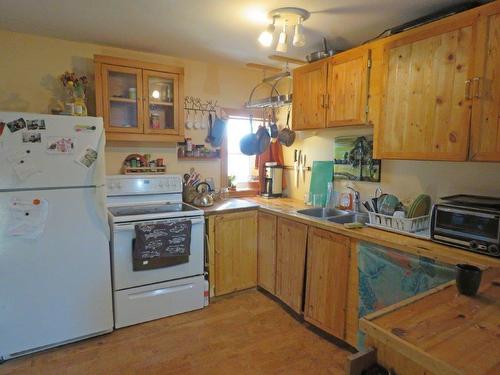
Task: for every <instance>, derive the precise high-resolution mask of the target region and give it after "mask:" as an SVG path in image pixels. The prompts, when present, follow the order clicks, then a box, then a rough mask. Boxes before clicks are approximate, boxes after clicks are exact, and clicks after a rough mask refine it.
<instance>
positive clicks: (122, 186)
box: [106, 175, 205, 328]
mask: <svg viewBox="0 0 500 375" xmlns="http://www.w3.org/2000/svg"><path fill="white" fill-rule="evenodd" d="M106 186H107V205H108V217H109V222H110V227H111V260H112V271H113V272H112V275H113V296H114V318H115V328H120V327H125V326H129V325H132V324H137V323H141V322H145V321H149V320H153V319H158V318H162V317H165V316H170V315H175V314H179V313H182V312H186V311H191V310H196V309H200V308H202V307H203V305H204V288H205V281H204V277H203V267H204V247H203V246H204V244H203V239H204V233H205V226H204V217H203V211H202V210H200V209H198V208H195V207H193V206H190V205H187V204H185V203H182V178H181V176H177V175H161V176H156V175H155V176H145V175H141V176H123V175H117V176H108V177H107V178H106ZM179 220H191V245H190V256H189V261H188V262H187V263H182V264H178V265H174V266H169V267H164V268H157V269H149V270H141V271H134V270H133V257H132V249H133V241H134V240H135V225H137V224H142V223H152V222H165V221H166V222H172V221H174V222H175V221H179Z"/></svg>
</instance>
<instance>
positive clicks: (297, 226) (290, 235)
mask: <svg viewBox="0 0 500 375" xmlns="http://www.w3.org/2000/svg"><path fill="white" fill-rule="evenodd" d="M306 247H307V225H305V224H302V223H298V222H296V221H292V220H287V219H283V218H278V224H277V245H276V296H277V297H278V298H279V299H280V300H281V301H283V302H284V303H286V304H287V305H288V306H289V307H290V308H291V309H292V310H294V311H295V312H296V313H299V314H300V313H301V312H302V302H303V294H304V274H305V264H306Z"/></svg>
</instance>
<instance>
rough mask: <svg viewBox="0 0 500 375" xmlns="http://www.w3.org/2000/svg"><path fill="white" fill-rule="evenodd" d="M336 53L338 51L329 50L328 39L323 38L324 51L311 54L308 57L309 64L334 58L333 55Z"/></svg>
mask: <svg viewBox="0 0 500 375" xmlns="http://www.w3.org/2000/svg"><path fill="white" fill-rule="evenodd" d="M335 52H336V51H334V50H333V49H329V48H328V45H327V42H326V38H323V49H322V50H320V51H316V52H313V53H310V54H309V55H307V56H306V60H307V62H310V63H312V62H314V61H318V60H321V59H324V58H326V57H330V56H333V54H334V53H335Z"/></svg>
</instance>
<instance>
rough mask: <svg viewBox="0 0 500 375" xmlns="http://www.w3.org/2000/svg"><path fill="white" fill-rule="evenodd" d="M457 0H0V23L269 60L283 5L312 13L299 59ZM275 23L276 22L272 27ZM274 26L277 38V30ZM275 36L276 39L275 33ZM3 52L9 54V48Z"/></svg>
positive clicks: (223, 57)
mask: <svg viewBox="0 0 500 375" xmlns="http://www.w3.org/2000/svg"><path fill="white" fill-rule="evenodd" d="M460 2H462V0H417V1H415V0H297V1H277V0H267V1H262V0H253V1H249V0H142V1H138V0H105V1H103V0H85V1H81V0H64V1H63V0H2V1H0V29H6V30H11V31H17V32H24V33H32V34H39V35H45V36H51V37H56V38H62V39H68V40H74V41H83V42H90V43H97V44H105V45H110V46H115V47H121V48H128V49H134V50H140V51H145V52H153V53H160V54H167V55H172V56H178V57H183V58H188V59H195V60H206V61H212V62H213V61H223V62H239V63H247V62H256V63H265V64H270V63H271V61H270V60H268V58H267V56H268V55H271V54H277V53H276V52H275V51H274V49H272V48H269V49H266V48H263V47H261V46H260V45H259V44H258V42H257V37H258V35H259V33H260V32H261V31H262V30H263V29H264V28H265V25H266V23H267V21H266V17H265V15H266V12H267V11H269V10H271V9H274V8H279V7H283V6H295V7H303V8H306V9H307V10H308V11H310V12H311V17H310V18H309V19H308V20H307V21H305V22H304V27H305V33H306V41H307V42H306V46H305V47H303V48H295V47H292V46H291V45H290V44H289V47H288V53H287V54H286V55H287V56H290V57H295V58H300V59H304V57H305V55H306V54H308V53H310V52H312V51H315V50H318V49H319V48H321V40H322V37H323V36H326V37H327V39H328V41H329V44H330V47H332V48H334V49H346V48H349V47H352V46H355V45H358V44H360V43H362V42H363V41H365V40H367V39H370V38H373V37H374V36H376V35H378V34H379V33H381V32H382V31H384V30H385V29H387V28H389V27H392V26H396V25H399V24H402V23H404V22H407V21H409V20H412V19H415V18H418V17H420V16H422V15H425V14H428V13H431V12H433V11H436V10H439V9H441V8H443V7H446V6H450V5H453V4H457V3H460ZM277 29H278V28H277ZM278 32H279V31H276V32H275V38H277V36H278ZM275 40H276V39H275ZM7 55H8V54H7Z"/></svg>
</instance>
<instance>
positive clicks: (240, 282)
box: [214, 210, 257, 296]
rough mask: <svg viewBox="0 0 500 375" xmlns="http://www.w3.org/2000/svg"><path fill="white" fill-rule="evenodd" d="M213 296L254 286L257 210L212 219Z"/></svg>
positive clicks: (255, 278)
mask: <svg viewBox="0 0 500 375" xmlns="http://www.w3.org/2000/svg"><path fill="white" fill-rule="evenodd" d="M214 235H215V295H217V296H220V295H222V294H227V293H231V292H234V291H237V290H242V289H247V288H251V287H255V286H256V285H257V211H256V210H255V211H245V212H236V213H230V214H224V215H217V216H216V218H215V233H214Z"/></svg>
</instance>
